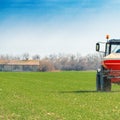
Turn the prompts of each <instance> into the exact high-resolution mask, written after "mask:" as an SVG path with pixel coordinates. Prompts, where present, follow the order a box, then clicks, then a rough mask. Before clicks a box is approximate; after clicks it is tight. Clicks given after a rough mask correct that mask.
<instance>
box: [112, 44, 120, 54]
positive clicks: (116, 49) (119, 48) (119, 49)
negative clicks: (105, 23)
mask: <svg viewBox="0 0 120 120" xmlns="http://www.w3.org/2000/svg"><path fill="white" fill-rule="evenodd" d="M111 53H120V44H113V45H111Z"/></svg>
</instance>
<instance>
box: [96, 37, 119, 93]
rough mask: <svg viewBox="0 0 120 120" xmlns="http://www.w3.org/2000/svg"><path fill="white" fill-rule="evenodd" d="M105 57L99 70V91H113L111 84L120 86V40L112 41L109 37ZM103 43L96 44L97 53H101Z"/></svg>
mask: <svg viewBox="0 0 120 120" xmlns="http://www.w3.org/2000/svg"><path fill="white" fill-rule="evenodd" d="M106 38H107V42H106V43H104V44H105V51H104V57H103V60H102V61H101V66H100V69H98V70H97V75H96V88H97V91H111V84H112V83H117V84H120V39H110V40H109V36H108V35H107V37H106ZM101 44H103V42H98V43H96V51H98V52H102V51H100V48H101Z"/></svg>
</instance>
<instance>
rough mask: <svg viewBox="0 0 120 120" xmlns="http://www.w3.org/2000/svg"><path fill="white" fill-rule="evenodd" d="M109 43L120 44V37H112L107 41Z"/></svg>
mask: <svg viewBox="0 0 120 120" xmlns="http://www.w3.org/2000/svg"><path fill="white" fill-rule="evenodd" d="M107 43H113V44H114V43H119V44H120V39H110V40H109V41H107Z"/></svg>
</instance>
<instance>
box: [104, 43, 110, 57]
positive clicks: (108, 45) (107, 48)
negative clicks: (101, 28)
mask: <svg viewBox="0 0 120 120" xmlns="http://www.w3.org/2000/svg"><path fill="white" fill-rule="evenodd" d="M109 54H110V44H108V43H107V44H106V52H105V56H106V55H109Z"/></svg>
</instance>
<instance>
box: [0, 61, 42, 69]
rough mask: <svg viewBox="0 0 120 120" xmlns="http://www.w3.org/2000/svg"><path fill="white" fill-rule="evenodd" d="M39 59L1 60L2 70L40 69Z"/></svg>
mask: <svg viewBox="0 0 120 120" xmlns="http://www.w3.org/2000/svg"><path fill="white" fill-rule="evenodd" d="M39 70H40V62H39V60H0V71H39Z"/></svg>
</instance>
